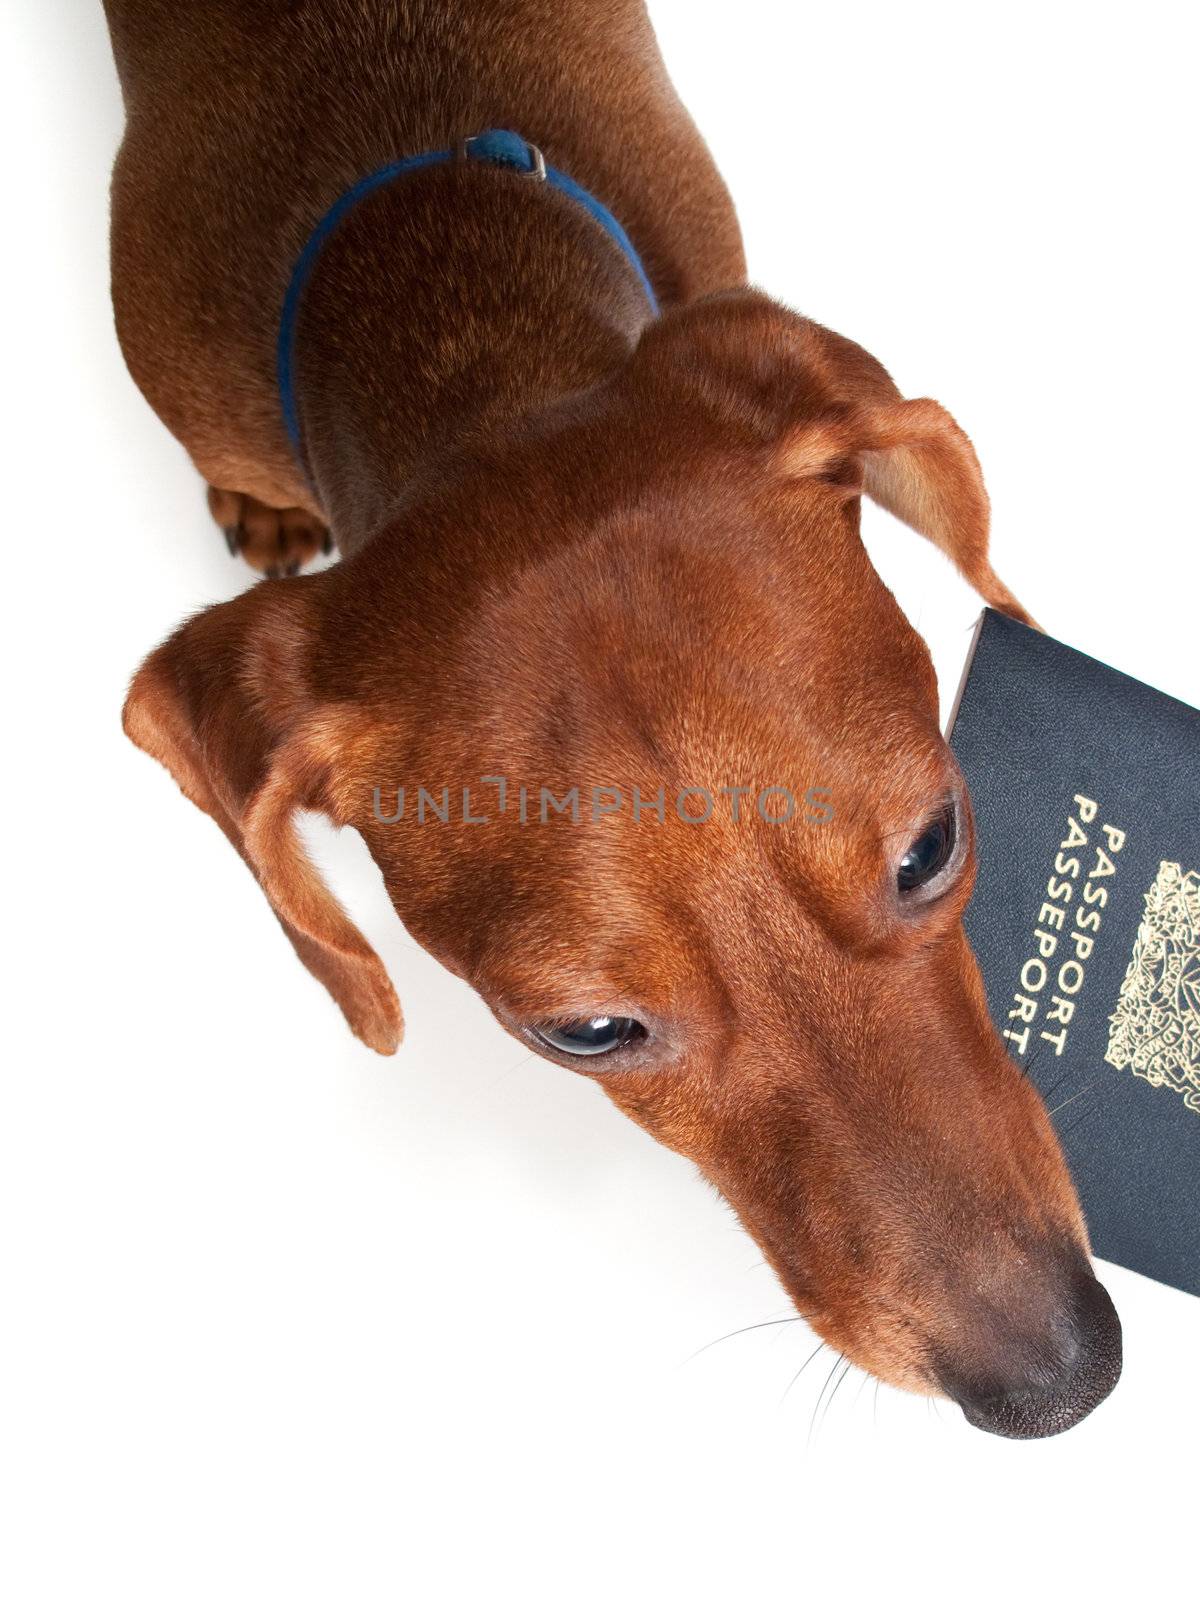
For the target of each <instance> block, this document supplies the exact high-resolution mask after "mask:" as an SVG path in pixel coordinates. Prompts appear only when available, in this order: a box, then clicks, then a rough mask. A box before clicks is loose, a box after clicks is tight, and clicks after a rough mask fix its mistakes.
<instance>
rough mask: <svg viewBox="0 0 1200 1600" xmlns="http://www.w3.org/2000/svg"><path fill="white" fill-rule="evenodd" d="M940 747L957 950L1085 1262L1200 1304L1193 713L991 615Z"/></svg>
mask: <svg viewBox="0 0 1200 1600" xmlns="http://www.w3.org/2000/svg"><path fill="white" fill-rule="evenodd" d="M949 739H950V746H951V749H952V750H953V751H954V754H955V756H956V758H957V760H958V762H959V765H960V766H961V768H962V770H963V774H964V776H965V778H966V783H967V789H968V792H969V794H970V797H971V805H972V809H973V812H974V816H975V830H976V842H977V852H978V861H979V871H978V877H977V880H976V884H975V889H974V892H973V894H972V897H971V902H970V904H969V906H968V907H967V912H966V916H965V919H964V923H965V927H966V932H967V937H968V939H969V940H970V943H971V945H972V947H973V949H974V951H975V955H976V957H977V959H978V961H979V965H980V968H981V970H982V973H983V979H984V985H985V987H986V990H987V998H988V1006H989V1009H990V1011H991V1015H992V1018H993V1020H994V1022H995V1024H996V1027H997V1028H998V1029H999V1031H1000V1033H1001V1035H1002V1037H1003V1039H1004V1043H1005V1045H1006V1046H1007V1048H1008V1051H1009V1054H1010V1055H1011V1056H1012V1058H1013V1060H1014V1061H1016V1062H1017V1063H1018V1065H1019V1066H1020V1067H1021V1068H1022V1070H1023V1071H1026V1072H1027V1073H1028V1075H1029V1077H1030V1078H1031V1079H1032V1080H1033V1082H1034V1083H1035V1084H1036V1085H1037V1087H1038V1089H1039V1091H1040V1092H1041V1094H1042V1096H1043V1098H1044V1099H1045V1101H1046V1105H1047V1109H1048V1110H1049V1111H1050V1113H1051V1119H1052V1121H1053V1123H1054V1126H1055V1129H1056V1131H1057V1133H1058V1136H1059V1139H1060V1141H1061V1142H1062V1146H1063V1149H1064V1151H1065V1152H1066V1157H1067V1161H1068V1164H1069V1166H1070V1169H1071V1174H1072V1177H1073V1178H1074V1180H1075V1184H1076V1187H1077V1188H1078V1191H1079V1196H1080V1200H1081V1201H1082V1204H1083V1208H1084V1212H1085V1214H1086V1216H1087V1222H1088V1231H1089V1233H1090V1235H1091V1240H1092V1249H1093V1251H1094V1253H1095V1254H1096V1255H1098V1256H1100V1257H1102V1258H1103V1259H1105V1260H1108V1261H1115V1262H1118V1263H1119V1264H1120V1265H1121V1266H1125V1267H1131V1268H1133V1270H1134V1271H1136V1272H1141V1273H1144V1274H1146V1276H1147V1277H1151V1278H1156V1279H1158V1280H1159V1281H1160V1282H1162V1283H1168V1284H1172V1285H1174V1286H1175V1287H1176V1288H1179V1289H1185V1290H1187V1291H1189V1292H1190V1293H1191V1294H1200V712H1198V711H1196V710H1194V709H1193V708H1192V707H1191V706H1187V705H1184V704H1183V702H1182V701H1180V700H1174V699H1172V698H1171V697H1170V696H1169V695H1165V694H1160V693H1159V692H1158V690H1156V689H1152V688H1150V687H1149V686H1148V685H1146V684H1144V683H1139V682H1138V681H1137V680H1136V679H1135V678H1130V677H1126V676H1125V674H1123V673H1120V672H1116V671H1114V670H1113V669H1112V668H1111V667H1107V666H1104V665H1103V664H1102V663H1100V662H1098V661H1094V660H1093V659H1092V658H1091V657H1090V656H1086V655H1083V654H1081V653H1080V652H1079V651H1077V650H1072V649H1070V648H1069V647H1068V646H1066V645H1064V644H1060V643H1059V642H1058V641H1057V640H1055V639H1052V638H1049V637H1048V636H1047V635H1046V634H1044V633H1039V632H1038V631H1037V630H1036V629H1035V628H1029V627H1026V626H1025V625H1024V624H1023V623H1020V622H1014V621H1012V620H1011V619H1010V618H1008V617H1005V616H1002V615H1001V614H1000V613H999V612H997V611H993V610H991V609H988V610H985V611H984V613H983V615H982V616H981V618H980V620H979V623H978V625H977V627H976V630H975V635H974V639H973V641H972V645H971V649H970V653H969V655H968V659H967V664H966V668H965V671H964V674H963V680H962V683H961V685H960V688H959V692H958V698H957V702H956V705H955V708H954V711H953V712H952V714H951V724H950V730H949Z"/></svg>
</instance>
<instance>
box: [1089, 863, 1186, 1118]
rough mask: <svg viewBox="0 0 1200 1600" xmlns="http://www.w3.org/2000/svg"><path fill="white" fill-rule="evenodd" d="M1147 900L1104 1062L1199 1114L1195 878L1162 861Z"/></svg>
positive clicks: (1119, 998) (1177, 865) (1110, 1031)
mask: <svg viewBox="0 0 1200 1600" xmlns="http://www.w3.org/2000/svg"><path fill="white" fill-rule="evenodd" d="M1145 900H1146V911H1145V914H1144V916H1143V917H1142V921H1141V926H1140V927H1139V928H1138V931H1137V937H1136V938H1135V939H1134V941H1133V953H1132V955H1131V956H1130V958H1129V967H1128V970H1127V971H1126V973H1125V977H1124V979H1123V980H1122V982H1121V992H1120V995H1119V996H1118V999H1117V1009H1116V1011H1115V1012H1114V1013H1113V1014H1112V1016H1111V1017H1110V1018H1109V1019H1108V1020H1109V1030H1108V1049H1107V1050H1106V1051H1105V1052H1104V1059H1105V1061H1107V1062H1109V1063H1110V1064H1111V1065H1112V1066H1114V1067H1117V1068H1124V1067H1128V1068H1129V1069H1130V1070H1131V1071H1132V1072H1133V1073H1134V1074H1136V1076H1137V1077H1139V1078H1145V1080H1146V1082H1147V1083H1150V1084H1153V1085H1154V1086H1155V1087H1156V1088H1160V1087H1161V1086H1162V1085H1164V1084H1165V1085H1166V1086H1167V1087H1168V1088H1170V1089H1175V1090H1176V1091H1177V1092H1178V1093H1179V1094H1181V1095H1182V1096H1183V1103H1184V1105H1185V1106H1187V1108H1188V1110H1189V1111H1196V1112H1200V873H1196V872H1186V873H1185V872H1183V871H1181V870H1180V866H1179V863H1178V862H1177V861H1162V862H1160V863H1159V867H1158V876H1157V877H1156V878H1155V880H1154V882H1153V883H1152V884H1151V885H1150V889H1149V891H1148V893H1147V894H1146V896H1145Z"/></svg>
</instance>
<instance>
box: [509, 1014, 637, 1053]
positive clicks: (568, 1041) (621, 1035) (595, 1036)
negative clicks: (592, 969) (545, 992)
mask: <svg viewBox="0 0 1200 1600" xmlns="http://www.w3.org/2000/svg"><path fill="white" fill-rule="evenodd" d="M530 1032H531V1033H532V1034H533V1035H534V1036H535V1037H536V1038H538V1039H540V1040H541V1041H542V1043H543V1044H546V1045H549V1046H550V1048H551V1049H552V1050H561V1051H562V1052H563V1054H564V1055H568V1056H603V1055H609V1054H610V1053H611V1052H612V1051H614V1050H620V1049H622V1048H623V1047H624V1046H625V1045H628V1044H634V1043H636V1041H637V1040H638V1039H644V1038H645V1037H646V1030H645V1028H643V1027H642V1025H641V1023H640V1022H636V1021H635V1020H634V1019H633V1017H571V1018H568V1019H567V1020H566V1021H565V1022H544V1023H542V1024H541V1025H540V1026H539V1027H535V1028H531V1029H530Z"/></svg>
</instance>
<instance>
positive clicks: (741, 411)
mask: <svg viewBox="0 0 1200 1600" xmlns="http://www.w3.org/2000/svg"><path fill="white" fill-rule="evenodd" d="M637 362H638V366H639V368H640V370H641V371H643V372H645V373H646V374H648V375H650V376H651V377H653V376H655V375H662V374H664V373H665V372H666V371H667V370H670V371H671V372H672V374H673V378H674V384H675V388H676V392H677V393H678V394H679V395H680V396H681V398H684V399H685V403H687V404H688V405H689V409H691V410H693V412H694V411H695V410H696V409H699V410H700V411H701V412H702V413H703V414H704V415H705V416H706V417H707V419H708V420H709V421H710V423H714V424H716V425H717V426H718V427H719V428H720V429H721V431H722V433H723V434H724V436H725V437H726V438H730V437H735V438H736V437H741V438H742V439H743V440H745V441H746V442H747V443H751V444H753V445H755V446H758V447H759V448H762V447H765V448H766V449H767V451H768V453H769V458H770V460H771V469H772V470H774V471H778V472H780V473H782V474H783V475H784V476H786V477H790V478H795V479H803V478H807V479H820V480H821V481H822V482H824V483H826V484H829V485H830V486H831V487H833V488H834V489H837V490H840V491H841V492H843V493H845V494H847V495H857V494H858V493H860V492H865V493H866V494H868V495H870V497H871V498H872V499H873V500H874V501H876V503H877V504H879V505H881V506H883V507H884V508H885V509H886V510H888V511H890V512H891V513H892V515H893V516H896V517H899V518H900V520H901V521H902V522H906V523H908V525H909V526H910V527H911V528H915V529H916V531H917V532H918V533H921V534H924V536H925V537H926V538H927V539H929V540H930V541H931V542H932V543H933V544H935V545H936V546H937V547H938V549H939V550H941V551H942V552H943V553H944V554H945V555H947V556H949V557H950V559H951V561H953V562H954V564H955V566H956V567H957V568H958V570H959V571H960V572H961V573H962V575H963V576H964V577H965V578H966V579H967V581H968V583H970V584H971V585H972V586H973V587H974V588H975V590H976V591H977V592H978V593H979V594H980V595H981V596H982V598H983V599H984V600H985V601H986V602H987V604H988V605H990V606H994V607H995V608H996V610H997V611H1002V612H1004V613H1005V615H1007V616H1010V617H1014V618H1016V619H1017V621H1019V622H1026V623H1029V624H1030V625H1031V626H1036V624H1035V623H1034V622H1033V619H1032V618H1031V617H1030V616H1029V614H1028V612H1027V611H1026V610H1025V608H1024V607H1023V606H1022V605H1021V603H1020V602H1019V601H1018V600H1017V598H1016V596H1015V595H1014V594H1013V593H1012V591H1011V590H1010V589H1009V588H1008V587H1007V586H1006V585H1005V584H1003V583H1002V582H1001V581H1000V579H999V578H998V577H997V575H996V573H995V572H994V571H993V570H992V566H991V563H990V561H989V559H988V528H989V519H990V506H989V503H988V496H987V490H986V489H985V488H984V485H983V474H982V473H981V471H980V469H979V462H978V460H977V458H976V455H975V451H974V449H973V448H972V445H971V441H970V440H969V439H968V438H967V436H966V434H965V433H964V432H963V431H962V429H961V428H960V427H959V426H958V424H957V423H956V422H955V420H954V418H953V417H952V416H950V414H949V412H947V411H945V410H943V409H942V407H941V406H940V405H938V404H937V402H936V401H934V400H905V399H903V398H902V397H901V394H900V391H899V390H898V389H897V388H896V385H895V384H894V383H893V382H892V380H891V378H890V377H889V376H888V373H887V372H886V370H885V369H884V368H883V367H882V366H881V365H880V363H879V362H878V361H876V359H875V357H874V356H872V355H869V354H868V353H867V351H866V350H864V349H863V348H862V347H861V345H857V344H855V343H854V342H853V340H851V339H845V338H843V337H842V336H841V335H840V334H837V333H833V332H831V331H830V329H828V328H823V327H821V325H820V324H819V323H816V322H812V321H810V320H809V319H808V318H806V317H801V316H798V315H797V314H796V313H795V312H793V311H789V310H788V309H787V308H786V307H784V306H781V305H779V304H778V303H777V302H776V301H774V300H772V299H770V298H769V297H768V296H767V295H765V294H762V293H760V292H759V291H758V290H756V289H736V290H726V291H723V292H721V293H718V294H715V295H709V296H706V297H705V298H703V299H700V300H695V301H693V302H692V303H691V304H690V305H687V306H684V307H682V308H680V309H679V310H677V311H673V312H670V313H668V315H667V316H665V317H663V318H662V319H661V322H659V323H657V324H651V326H650V327H649V328H648V329H647V331H646V333H645V334H644V335H643V338H642V341H641V344H640V345H639V348H638V354H637Z"/></svg>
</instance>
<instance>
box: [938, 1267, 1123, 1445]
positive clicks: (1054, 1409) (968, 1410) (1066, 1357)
mask: <svg viewBox="0 0 1200 1600" xmlns="http://www.w3.org/2000/svg"><path fill="white" fill-rule="evenodd" d="M1056 1276H1057V1274H1056ZM1061 1281H1062V1280H1061V1279H1060V1282H1061ZM1033 1303H1034V1305H1035V1307H1036V1308H1037V1309H1036V1310H1035V1314H1034V1316H1033V1317H1032V1318H1030V1317H1029V1316H1028V1315H1026V1316H1023V1317H1021V1318H1020V1320H1019V1323H1014V1319H1012V1318H1011V1317H1001V1318H1000V1319H999V1320H1000V1326H999V1327H998V1328H996V1329H994V1330H993V1331H991V1332H990V1334H989V1335H988V1336H987V1338H986V1346H987V1349H988V1355H987V1357H986V1358H985V1359H984V1360H983V1361H981V1362H979V1363H976V1362H971V1363H970V1365H971V1367H972V1368H973V1371H970V1372H968V1371H967V1370H965V1368H964V1369H957V1370H956V1368H955V1365H954V1363H953V1361H939V1362H937V1363H935V1373H936V1376H937V1378H938V1381H939V1382H940V1383H941V1385H942V1388H943V1389H944V1391H945V1392H946V1394H947V1395H949V1396H950V1398H951V1399H953V1400H956V1401H957V1402H958V1404H959V1405H960V1406H961V1407H962V1411H963V1415H964V1416H965V1417H966V1419H967V1421H968V1422H970V1423H971V1424H972V1425H973V1426H974V1427H976V1428H981V1429H983V1431H984V1432H985V1433H997V1434H1000V1435H1001V1436H1002V1437H1004V1438H1006V1439H1044V1438H1047V1437H1049V1436H1050V1435H1051V1434H1055V1433H1062V1432H1064V1431H1065V1430H1066V1429H1067V1428H1072V1427H1074V1426H1075V1424H1076V1423H1077V1422H1081V1421H1082V1420H1083V1418H1084V1417H1086V1416H1087V1415H1088V1413H1089V1412H1090V1411H1093V1410H1094V1409H1095V1408H1096V1406H1098V1405H1099V1404H1100V1402H1101V1400H1103V1399H1105V1397H1106V1396H1107V1395H1109V1394H1110V1393H1111V1392H1112V1389H1113V1387H1114V1386H1115V1384H1116V1381H1117V1379H1118V1378H1119V1377H1120V1375H1121V1324H1120V1322H1119V1320H1118V1318H1117V1313H1116V1311H1115V1309H1114V1308H1113V1303H1112V1301H1111V1300H1110V1299H1109V1297H1108V1292H1107V1290H1106V1289H1105V1288H1104V1286H1103V1284H1101V1283H1100V1282H1098V1281H1097V1279H1096V1277H1095V1275H1094V1274H1093V1272H1092V1270H1091V1268H1090V1266H1088V1264H1087V1262H1086V1261H1084V1260H1083V1259H1082V1258H1077V1259H1076V1261H1075V1263H1074V1264H1073V1265H1072V1267H1071V1268H1070V1269H1069V1270H1068V1272H1067V1274H1066V1282H1065V1284H1064V1285H1063V1288H1062V1290H1060V1291H1059V1293H1058V1294H1057V1295H1055V1294H1053V1293H1052V1292H1051V1293H1049V1294H1047V1293H1045V1292H1041V1293H1039V1292H1036V1291H1035V1294H1034V1296H1033Z"/></svg>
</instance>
